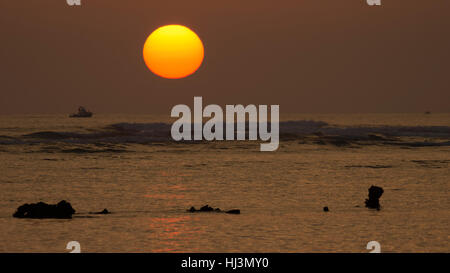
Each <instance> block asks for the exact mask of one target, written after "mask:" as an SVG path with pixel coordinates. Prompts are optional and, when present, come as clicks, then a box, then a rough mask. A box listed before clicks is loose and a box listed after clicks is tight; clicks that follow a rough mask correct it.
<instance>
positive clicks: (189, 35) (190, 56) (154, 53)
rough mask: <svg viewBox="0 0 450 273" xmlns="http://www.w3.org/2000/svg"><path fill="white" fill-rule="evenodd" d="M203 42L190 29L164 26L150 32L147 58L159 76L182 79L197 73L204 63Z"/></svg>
mask: <svg viewBox="0 0 450 273" xmlns="http://www.w3.org/2000/svg"><path fill="white" fill-rule="evenodd" d="M203 57H204V48H203V43H202V41H201V40H200V38H199V37H198V36H197V34H195V32H193V31H192V30H190V29H189V28H187V27H185V26H181V25H167V26H162V27H160V28H158V29H156V30H155V31H153V32H152V34H150V36H149V37H148V38H147V41H146V42H145V44H144V61H145V64H146V65H147V67H148V68H149V69H150V70H151V71H152V72H153V73H155V74H156V75H158V76H161V77H163V78H168V79H180V78H184V77H187V76H189V75H191V74H192V73H194V72H195V71H196V70H197V69H198V68H199V67H200V65H201V64H202V62H203Z"/></svg>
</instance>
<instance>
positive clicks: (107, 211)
mask: <svg viewBox="0 0 450 273" xmlns="http://www.w3.org/2000/svg"><path fill="white" fill-rule="evenodd" d="M110 213H111V212H110V211H109V210H107V209H104V210H102V211H100V212H89V214H110Z"/></svg>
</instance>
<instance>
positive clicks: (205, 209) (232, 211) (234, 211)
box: [187, 205, 241, 214]
mask: <svg viewBox="0 0 450 273" xmlns="http://www.w3.org/2000/svg"><path fill="white" fill-rule="evenodd" d="M187 211H188V212H191V213H194V212H223V213H229V214H241V211H240V210H238V209H232V210H227V211H222V210H221V209H219V208H213V207H210V206H208V205H206V206H203V207H201V208H200V209H195V208H194V207H191V208H190V209H188V210H187Z"/></svg>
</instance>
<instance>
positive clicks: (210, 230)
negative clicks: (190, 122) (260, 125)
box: [0, 113, 450, 252]
mask: <svg viewBox="0 0 450 273" xmlns="http://www.w3.org/2000/svg"><path fill="white" fill-rule="evenodd" d="M280 118H281V122H280V146H279V149H278V150H277V151H275V152H260V149H259V143H258V142H255V141H217V142H214V141H213V142H206V141H205V142H203V141H195V142H194V141H192V142H183V143H179V142H174V141H173V140H171V137H170V128H171V123H172V122H173V120H172V119H170V117H168V116H166V115H162V116H158V115H95V116H94V117H93V118H87V119H70V118H68V117H67V116H66V115H30V116H1V117H0V162H1V163H0V252H68V250H66V245H67V243H68V242H70V241H77V242H79V243H80V246H81V252H369V250H367V249H366V245H367V243H368V242H370V241H377V242H379V243H380V246H381V252H449V251H450V246H449V240H450V232H449V231H450V229H449V223H450V199H449V193H450V186H449V177H450V169H449V164H450V114H435V113H432V114H429V115H425V114H337V115H334V114H322V115H320V114H292V115H286V114H285V115H283V114H281V117H280ZM371 185H376V186H381V187H383V188H384V194H383V196H382V197H381V199H380V203H381V206H382V208H381V210H379V211H377V210H370V209H367V208H365V207H364V200H365V198H367V194H368V191H367V190H368V188H369V187H370V186H371ZM60 200H66V201H68V202H70V203H71V204H72V206H73V207H74V208H75V210H76V211H77V213H76V214H75V215H74V217H73V219H65V220H59V219H41V220H39V219H16V218H13V217H12V214H13V213H14V211H15V210H16V208H17V207H18V206H20V205H22V204H24V203H34V202H39V201H43V202H47V203H56V202H59V201H60ZM206 204H208V205H210V206H212V207H219V208H221V209H224V210H228V209H240V210H241V214H240V215H229V214H221V213H188V212H186V210H187V209H189V208H190V207H191V206H195V207H196V208H199V207H200V206H203V205H206ZM325 206H327V207H329V210H330V211H329V212H324V211H323V207H325ZM104 208H107V209H108V210H109V211H111V212H112V213H111V214H108V215H92V214H89V212H94V211H101V210H103V209H104Z"/></svg>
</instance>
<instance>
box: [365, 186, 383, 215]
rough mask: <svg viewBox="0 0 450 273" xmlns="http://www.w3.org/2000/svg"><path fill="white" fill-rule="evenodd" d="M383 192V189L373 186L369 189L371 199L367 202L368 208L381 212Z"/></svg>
mask: <svg viewBox="0 0 450 273" xmlns="http://www.w3.org/2000/svg"><path fill="white" fill-rule="evenodd" d="M383 192H384V190H383V188H381V187H377V186H373V185H372V186H371V187H370V188H369V199H366V201H365V203H366V207H368V208H370V209H377V210H379V209H380V208H381V205H380V197H381V195H383Z"/></svg>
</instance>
